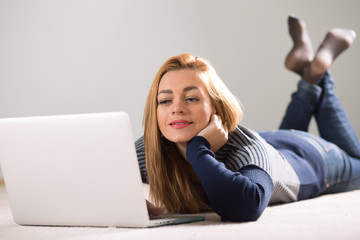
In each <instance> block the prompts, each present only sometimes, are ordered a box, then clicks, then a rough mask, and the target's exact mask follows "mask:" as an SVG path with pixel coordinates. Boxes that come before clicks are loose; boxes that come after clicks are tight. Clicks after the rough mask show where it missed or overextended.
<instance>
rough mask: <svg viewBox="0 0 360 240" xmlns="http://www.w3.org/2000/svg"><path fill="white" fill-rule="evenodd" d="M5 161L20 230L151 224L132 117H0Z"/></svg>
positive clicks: (0, 156)
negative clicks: (27, 227)
mask: <svg viewBox="0 0 360 240" xmlns="http://www.w3.org/2000/svg"><path fill="white" fill-rule="evenodd" d="M0 164H1V168H2V171H3V176H4V180H5V184H6V189H7V192H8V196H9V200H10V205H11V209H12V214H13V218H14V221H15V222H16V223H18V224H21V225H46V226H115V227H152V226H159V225H169V224H179V223H186V222H192V221H201V220H204V219H205V216H204V215H179V216H176V217H175V216H171V217H166V218H164V219H156V220H151V219H150V218H149V215H148V212H147V208H146V202H145V198H144V193H143V185H142V182H141V177H140V171H139V165H138V161H137V156H136V151H135V144H134V139H133V135H132V130H131V125H130V120H129V116H128V115H127V114H126V113H123V112H113V113H94V114H76V115H59V116H42V117H24V118H7V119H0Z"/></svg>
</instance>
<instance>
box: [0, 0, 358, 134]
mask: <svg viewBox="0 0 360 240" xmlns="http://www.w3.org/2000/svg"><path fill="white" fill-rule="evenodd" d="M359 10H360V1H357V0H352V1H351V0H347V1H346V0H343V1H340V0H339V1H335V0H317V1H313V0H302V1H299V0H296V1H295V0H278V1H276V0H269V1H265V0H264V1H259V0H251V1H250V0H249V1H240V0H239V1H230V0H221V1H220V0H219V1H211V0H198V1H196V0H181V1H180V0H178V1H169V0H163V1H161V0H152V1H147V0H143V1H140V0H127V1H125V0H124V1H120V0H119V1H115V0H99V1H95V0H56V1H54V0H53V1H51V0H0V117H19V116H34V115H53V114H71V113H87V112H104V111H126V112H128V113H129V114H130V117H131V119H132V122H133V131H134V136H135V137H136V138H137V137H139V136H141V134H142V131H143V129H142V113H143V109H144V103H145V100H146V95H147V92H148V89H149V86H150V84H151V81H152V79H153V77H154V76H155V73H156V71H157V70H158V68H159V67H160V65H161V64H162V63H163V62H164V61H165V60H166V59H167V58H169V57H170V56H173V55H177V54H180V53H183V52H189V53H192V54H195V55H199V56H202V57H205V58H207V59H208V60H210V62H211V63H212V64H213V65H214V67H215V68H216V69H217V71H218V74H219V75H220V77H222V79H223V81H224V82H225V83H226V84H227V85H228V86H229V87H230V88H231V89H232V91H233V93H234V94H235V95H237V96H238V97H239V98H240V100H241V101H242V102H243V104H244V106H245V118H244V120H243V124H244V125H246V126H248V127H250V128H252V129H254V130H264V129H274V128H277V127H278V125H279V122H280V119H281V117H282V115H283V112H284V109H285V107H286V105H287V103H288V101H289V99H290V93H291V92H292V91H293V90H294V89H295V87H296V82H297V80H298V76H296V75H295V74H293V73H291V72H289V71H287V70H285V68H284V66H283V61H284V58H285V56H286V54H287V52H288V51H289V49H290V48H291V46H292V42H291V39H290V37H289V35H288V29H287V16H288V14H289V13H296V14H297V15H299V16H301V17H302V18H303V19H305V21H306V22H307V25H308V31H309V33H310V36H311V38H312V40H313V44H314V47H315V48H317V47H318V45H319V43H320V42H321V41H322V40H323V38H324V36H325V33H326V32H327V30H328V29H330V28H333V27H345V28H352V29H354V30H355V31H357V32H358V33H360V15H359ZM359 41H360V40H359V39H358V40H357V41H356V42H355V44H354V45H353V46H352V47H351V49H350V50H349V51H347V52H345V53H344V54H343V55H341V57H339V59H337V60H336V62H335V63H334V64H333V67H332V72H333V74H334V76H335V78H336V80H337V82H336V91H337V93H338V95H339V97H340V99H341V101H342V103H343V105H344V107H345V109H346V111H347V113H348V115H349V117H350V118H351V120H352V122H353V123H354V126H355V129H356V132H357V134H358V136H360V124H359V122H360V111H359V107H358V105H359V104H360V94H359V93H358V92H359V89H360V81H359V76H360V68H359V62H360V43H359ZM311 131H312V132H314V133H316V128H315V127H314V125H312V127H311Z"/></svg>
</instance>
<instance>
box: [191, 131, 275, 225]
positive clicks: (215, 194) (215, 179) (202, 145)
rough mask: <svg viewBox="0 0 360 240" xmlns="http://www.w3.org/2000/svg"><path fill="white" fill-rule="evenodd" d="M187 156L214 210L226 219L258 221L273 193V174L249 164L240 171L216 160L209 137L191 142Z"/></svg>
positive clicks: (199, 137) (196, 138)
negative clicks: (228, 167)
mask: <svg viewBox="0 0 360 240" xmlns="http://www.w3.org/2000/svg"><path fill="white" fill-rule="evenodd" d="M186 155H187V158H188V160H189V162H190V164H191V165H192V167H193V169H194V171H195V173H196V175H197V176H198V178H199V179H200V181H201V183H202V185H203V187H204V189H205V191H206V194H207V197H208V199H209V201H210V204H211V207H212V208H213V210H214V211H215V212H216V213H217V214H219V215H220V216H221V218H222V220H223V221H237V222H240V221H241V222H242V221H255V220H257V219H258V218H259V217H260V216H261V214H262V213H263V211H264V210H265V208H266V207H267V205H268V203H269V201H270V197H271V194H272V192H273V189H274V187H273V182H272V180H271V178H270V176H269V175H268V174H267V173H266V172H265V171H264V170H263V169H261V168H259V167H257V166H255V165H249V166H246V167H243V168H241V169H240V170H239V171H238V172H232V171H230V170H228V169H227V168H226V167H225V165H224V164H223V163H221V162H219V161H217V160H216V159H215V156H214V153H213V152H212V151H211V150H210V144H209V142H208V141H207V140H206V138H204V137H202V136H197V137H195V138H193V139H192V140H191V141H189V143H188V145H187V151H186Z"/></svg>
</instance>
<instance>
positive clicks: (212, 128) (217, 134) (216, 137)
mask: <svg viewBox="0 0 360 240" xmlns="http://www.w3.org/2000/svg"><path fill="white" fill-rule="evenodd" d="M228 135H229V132H228V129H227V127H226V126H225V125H223V123H222V121H221V118H220V117H219V116H218V115H216V114H214V115H212V116H211V119H210V122H209V125H207V126H206V127H205V128H204V129H203V130H201V131H200V132H199V133H198V136H202V137H204V138H205V139H206V140H207V141H208V142H209V143H210V146H211V151H213V152H214V153H215V152H216V151H217V150H219V149H220V148H221V147H222V146H224V144H225V143H226V142H227V140H228Z"/></svg>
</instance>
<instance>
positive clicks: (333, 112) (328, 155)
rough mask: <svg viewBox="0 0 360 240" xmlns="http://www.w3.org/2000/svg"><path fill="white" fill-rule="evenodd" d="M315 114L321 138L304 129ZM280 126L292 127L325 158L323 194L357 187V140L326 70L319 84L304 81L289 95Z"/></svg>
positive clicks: (359, 147)
mask: <svg viewBox="0 0 360 240" xmlns="http://www.w3.org/2000/svg"><path fill="white" fill-rule="evenodd" d="M312 116H315V119H316V123H317V126H318V129H319V133H320V137H318V136H314V135H309V134H306V133H304V132H307V130H308V127H309V123H310V120H311V117H312ZM280 129H295V130H300V131H295V133H296V134H298V135H299V136H301V137H303V138H304V139H306V140H308V141H309V142H311V143H312V145H313V146H314V147H315V148H316V149H317V150H318V151H319V153H320V155H321V156H322V157H323V158H324V161H325V164H326V167H327V170H326V172H327V175H326V189H325V191H324V193H335V192H343V191H350V190H353V189H359V188H360V143H359V139H358V138H357V136H356V133H355V130H354V128H353V126H352V124H351V122H350V121H349V118H348V117H347V115H346V113H345V111H344V109H343V107H342V105H341V103H340V101H339V99H338V97H337V96H336V95H335V93H334V79H333V77H332V76H331V74H330V73H329V72H327V73H325V74H324V75H323V77H322V80H321V82H320V84H319V85H314V84H310V83H308V82H306V81H304V80H300V82H299V83H298V89H297V91H296V92H295V93H293V94H292V98H291V102H290V104H289V105H288V108H287V110H286V113H285V116H284V118H283V120H282V123H281V125H280Z"/></svg>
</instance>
